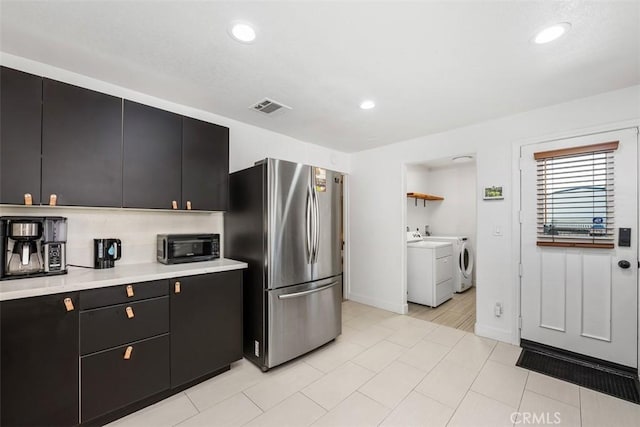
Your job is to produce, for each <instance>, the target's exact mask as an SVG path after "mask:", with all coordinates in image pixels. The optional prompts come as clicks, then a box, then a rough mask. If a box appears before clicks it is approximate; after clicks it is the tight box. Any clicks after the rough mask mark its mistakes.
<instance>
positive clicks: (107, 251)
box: [93, 239, 122, 269]
mask: <svg viewBox="0 0 640 427" xmlns="http://www.w3.org/2000/svg"><path fill="white" fill-rule="evenodd" d="M121 257H122V242H121V241H120V239H93V268H98V269H101V268H113V266H114V265H115V262H116V261H117V260H119V259H120V258H121Z"/></svg>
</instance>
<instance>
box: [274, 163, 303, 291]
mask: <svg viewBox="0 0 640 427" xmlns="http://www.w3.org/2000/svg"><path fill="white" fill-rule="evenodd" d="M267 162H269V163H268V165H267V197H268V202H267V204H268V209H269V214H268V225H267V227H268V230H269V233H268V235H269V241H268V242H267V244H268V258H269V271H268V274H269V281H268V283H269V289H275V288H281V287H284V286H289V285H296V284H300V283H305V282H310V281H311V280H313V278H312V275H311V257H310V253H309V246H308V243H309V238H310V235H309V232H308V228H307V226H308V225H310V224H309V218H310V212H309V204H308V201H309V200H310V197H311V180H310V178H311V167H310V166H305V165H301V164H298V163H291V162H285V161H282V160H274V159H268V160H267Z"/></svg>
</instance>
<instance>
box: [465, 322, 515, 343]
mask: <svg viewBox="0 0 640 427" xmlns="http://www.w3.org/2000/svg"><path fill="white" fill-rule="evenodd" d="M475 334H476V335H478V336H481V337H485V338H491V339H494V340H497V341H502V342H506V343H508V344H514V345H519V344H520V343H518V342H513V333H512V331H510V330H505V329H498V328H493V327H491V326H486V325H481V324H479V323H476V324H475Z"/></svg>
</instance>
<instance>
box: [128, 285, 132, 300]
mask: <svg viewBox="0 0 640 427" xmlns="http://www.w3.org/2000/svg"><path fill="white" fill-rule="evenodd" d="M127 296H128V297H129V298H131V297H132V296H133V285H127Z"/></svg>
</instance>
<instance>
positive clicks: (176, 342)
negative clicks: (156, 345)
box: [171, 271, 242, 388]
mask: <svg viewBox="0 0 640 427" xmlns="http://www.w3.org/2000/svg"><path fill="white" fill-rule="evenodd" d="M176 282H179V285H178V286H179V288H178V287H177V286H176ZM241 358H242V272H241V271H226V272H223V273H214V274H204V275H200V276H189V277H184V278H180V279H172V280H171V387H172V388H175V387H177V386H180V385H183V384H185V383H188V382H189V381H192V380H195V379H197V378H199V377H202V376H204V375H207V374H210V373H212V372H214V371H216V370H219V369H221V368H224V367H226V366H228V365H230V364H231V363H232V362H234V361H236V360H240V359H241Z"/></svg>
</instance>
